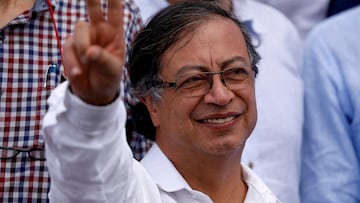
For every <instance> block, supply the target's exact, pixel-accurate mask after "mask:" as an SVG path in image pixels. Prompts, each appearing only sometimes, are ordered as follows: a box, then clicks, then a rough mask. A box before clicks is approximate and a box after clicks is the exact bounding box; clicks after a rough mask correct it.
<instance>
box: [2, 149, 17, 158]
mask: <svg viewBox="0 0 360 203" xmlns="http://www.w3.org/2000/svg"><path fill="white" fill-rule="evenodd" d="M18 153H19V152H17V151H16V150H12V149H1V148H0V158H1V159H9V158H13V157H15V156H16V155H17V154H18Z"/></svg>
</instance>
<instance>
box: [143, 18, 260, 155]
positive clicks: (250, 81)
mask: <svg viewBox="0 0 360 203" xmlns="http://www.w3.org/2000/svg"><path fill="white" fill-rule="evenodd" d="M249 64H250V59H249V55H248V53H247V49H246V44H245V40H244V38H243V35H242V33H241V31H240V29H239V27H238V26H237V25H236V24H235V23H234V22H232V21H230V20H227V19H224V18H214V19H212V20H210V21H208V22H205V23H203V24H202V25H200V26H199V27H197V28H196V30H195V31H193V32H191V33H190V34H187V35H186V36H185V37H184V38H182V39H181V40H180V41H178V42H177V43H176V44H174V45H173V46H172V47H171V48H170V49H168V50H167V51H166V52H165V53H164V55H163V56H162V58H161V71H160V75H161V78H162V79H163V80H164V81H171V82H172V81H176V79H177V78H179V76H180V75H183V74H184V72H188V71H190V72H191V71H194V70H196V71H198V70H201V71H207V72H218V71H222V70H225V69H229V68H235V67H245V68H246V70H247V71H248V72H249V73H251V74H250V75H249V77H248V78H247V79H245V80H244V81H243V82H242V83H243V85H242V88H241V89H239V90H236V91H231V90H229V89H228V88H227V87H226V86H224V84H223V83H222V81H221V77H220V75H219V74H215V75H212V80H213V83H212V86H211V88H210V90H209V92H208V93H207V94H205V95H204V96H197V97H187V96H184V95H181V93H180V92H179V91H177V90H176V89H175V88H165V89H164V91H163V94H162V100H160V101H159V102H158V103H151V102H150V99H149V98H146V99H145V103H146V105H147V107H148V109H149V111H150V115H151V119H152V121H153V123H154V125H155V126H156V142H157V143H158V145H159V147H160V148H161V149H162V151H163V152H164V153H165V154H166V155H167V156H168V157H172V156H174V155H175V154H179V153H181V154H187V153H189V154H192V155H194V153H200V154H207V155H226V154H228V153H233V152H234V151H239V152H240V153H239V156H240V155H241V152H242V149H243V145H244V144H245V141H246V139H247V138H248V136H249V135H250V133H251V132H252V130H253V129H254V127H255V123H256V102H255V90H254V74H253V72H252V70H251V67H249V66H244V65H249Z"/></svg>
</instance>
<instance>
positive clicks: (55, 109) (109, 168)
mask: <svg viewBox="0 0 360 203" xmlns="http://www.w3.org/2000/svg"><path fill="white" fill-rule="evenodd" d="M48 103H49V111H48V112H47V114H46V115H45V118H44V125H43V129H44V134H45V135H44V136H45V137H44V139H45V143H46V145H45V147H46V157H47V164H48V169H49V174H50V178H51V188H50V192H49V199H50V202H54V203H57V202H59V203H60V202H61V203H66V202H77V203H82V202H84V203H85V202H86V203H91V202H97V203H99V202H161V201H160V198H159V191H158V189H157V187H156V185H155V184H154V183H153V182H152V180H151V178H150V177H149V175H148V174H147V173H146V172H145V170H144V169H143V168H142V167H141V166H140V164H139V163H138V162H137V161H135V160H134V159H133V158H132V153H131V151H130V149H129V147H128V146H127V142H126V139H125V129H124V126H125V121H126V110H125V107H124V104H123V102H122V101H121V99H119V98H118V99H117V100H116V101H115V102H113V103H112V104H110V105H107V106H100V107H99V106H91V105H88V104H86V103H84V102H83V101H81V100H80V99H79V98H78V97H76V96H74V95H72V94H71V93H70V91H69V89H68V83H67V82H65V83H63V84H62V85H60V86H59V87H58V88H57V89H56V90H55V91H54V92H53V93H52V95H51V96H50V98H49V100H48Z"/></svg>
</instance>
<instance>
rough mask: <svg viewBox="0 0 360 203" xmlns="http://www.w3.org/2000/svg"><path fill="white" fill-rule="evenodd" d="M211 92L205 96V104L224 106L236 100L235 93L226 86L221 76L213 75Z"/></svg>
mask: <svg viewBox="0 0 360 203" xmlns="http://www.w3.org/2000/svg"><path fill="white" fill-rule="evenodd" d="M210 85H211V86H210V89H209V92H208V93H207V94H206V95H205V96H204V100H205V103H209V104H210V103H212V104H216V105H219V106H224V105H227V104H228V103H230V101H231V100H232V99H233V98H234V96H235V95H234V93H233V91H231V90H230V89H229V88H227V87H226V86H225V81H223V80H222V78H221V76H220V75H213V78H212V83H211V84H210Z"/></svg>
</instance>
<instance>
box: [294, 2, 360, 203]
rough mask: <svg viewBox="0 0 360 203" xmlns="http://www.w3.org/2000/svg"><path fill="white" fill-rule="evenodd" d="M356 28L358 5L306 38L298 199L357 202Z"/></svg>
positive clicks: (359, 98)
mask: <svg viewBox="0 0 360 203" xmlns="http://www.w3.org/2000/svg"><path fill="white" fill-rule="evenodd" d="M359 33H360V6H357V7H355V8H353V9H349V10H347V11H343V12H342V13H339V14H337V15H335V16H334V17H331V18H329V19H328V20H326V21H324V22H323V23H322V24H320V25H319V26H318V27H316V28H315V29H314V30H313V31H312V32H311V33H310V35H309V38H308V40H307V41H306V44H305V52H304V81H305V87H306V88H305V90H306V91H305V124H304V136H303V145H302V171H301V198H302V199H301V202H304V203H314V202H328V203H335V202H346V203H358V202H360V195H359V188H360V125H359V123H360V117H359V116H360V115H359V114H360V110H359V109H360V95H359V92H360V83H359V79H358V76H359V75H360V69H359V64H360V58H359V56H360V41H359Z"/></svg>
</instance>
